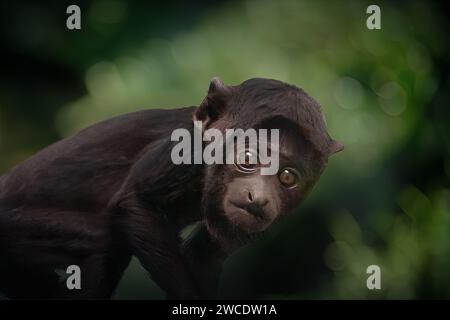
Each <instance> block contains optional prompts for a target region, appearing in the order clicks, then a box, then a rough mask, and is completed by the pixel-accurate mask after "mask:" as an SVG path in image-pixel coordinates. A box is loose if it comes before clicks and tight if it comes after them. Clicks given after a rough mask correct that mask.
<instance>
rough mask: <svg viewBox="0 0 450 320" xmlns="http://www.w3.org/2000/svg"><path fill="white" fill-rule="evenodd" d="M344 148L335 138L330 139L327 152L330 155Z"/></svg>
mask: <svg viewBox="0 0 450 320" xmlns="http://www.w3.org/2000/svg"><path fill="white" fill-rule="evenodd" d="M342 150H344V145H343V144H342V143H340V142H338V141H336V140H331V144H330V147H329V149H328V152H329V153H328V154H329V155H330V156H331V155H332V154H335V153H338V152H341V151H342Z"/></svg>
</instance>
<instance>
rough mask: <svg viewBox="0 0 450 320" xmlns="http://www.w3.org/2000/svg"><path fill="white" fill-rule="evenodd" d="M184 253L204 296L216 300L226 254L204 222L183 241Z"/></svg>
mask: <svg viewBox="0 0 450 320" xmlns="http://www.w3.org/2000/svg"><path fill="white" fill-rule="evenodd" d="M182 252H183V256H184V257H185V259H186V261H187V262H188V264H189V266H190V268H191V270H192V271H193V275H194V278H195V280H196V282H197V283H198V284H199V287H200V291H201V292H202V294H203V295H204V296H205V297H208V298H215V297H216V295H217V290H218V285H219V278H220V273H221V271H222V263H223V261H224V259H225V258H226V254H225V253H224V251H223V250H222V249H221V248H220V246H219V245H218V243H217V242H216V241H215V240H214V239H212V238H211V236H210V234H209V232H208V230H207V228H206V225H205V224H204V223H203V222H200V223H198V224H197V226H196V227H195V228H194V230H193V231H192V232H191V234H190V235H189V236H188V237H187V238H186V240H184V241H183V244H182Z"/></svg>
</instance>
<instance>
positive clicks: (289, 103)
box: [194, 78, 343, 251]
mask: <svg viewBox="0 0 450 320" xmlns="http://www.w3.org/2000/svg"><path fill="white" fill-rule="evenodd" d="M194 120H199V121H202V122H203V128H204V129H207V128H215V129H218V130H220V131H221V132H223V133H225V131H226V130H227V129H236V128H239V129H243V130H248V129H256V130H259V129H266V130H268V131H270V130H272V129H278V132H279V135H278V141H269V143H268V149H271V148H272V147H273V146H275V148H277V150H276V152H277V153H278V167H277V168H276V170H275V171H273V172H272V174H266V175H264V174H262V170H263V169H264V166H266V165H267V164H266V163H262V162H261V161H260V160H259V159H260V154H259V152H260V151H261V150H255V149H254V148H251V147H250V146H249V145H248V143H246V144H244V145H243V148H240V149H239V147H236V146H233V148H232V150H233V151H234V152H235V155H234V159H235V160H236V161H234V162H233V163H229V162H227V163H225V164H210V165H207V166H206V168H205V170H206V173H205V177H204V191H203V199H202V214H203V217H204V219H205V221H206V224H207V228H208V231H209V233H210V234H211V235H212V236H213V237H214V238H215V239H217V241H218V242H219V243H220V244H221V245H222V246H223V248H224V250H226V251H231V250H233V249H235V248H236V247H238V246H240V245H242V244H243V243H245V242H247V241H248V239H249V238H253V237H254V236H257V235H259V234H261V233H262V232H263V231H265V230H266V229H267V228H268V227H269V226H270V225H271V224H272V223H273V222H274V221H276V220H278V219H279V218H281V217H283V216H285V215H286V214H288V213H289V212H291V211H292V210H293V209H294V208H295V207H297V206H298V205H299V204H300V203H301V202H302V200H303V199H305V196H306V195H307V193H308V191H309V190H311V188H312V187H313V186H314V184H315V182H316V181H317V180H318V179H319V177H320V175H321V173H322V172H323V170H324V168H325V166H326V163H327V159H328V157H329V156H330V155H331V154H333V153H336V152H338V151H341V150H342V149H343V145H341V144H340V143H338V142H336V141H334V140H333V139H331V138H330V136H329V135H328V133H327V131H326V126H325V121H324V118H323V115H322V113H321V110H320V106H319V104H318V103H317V102H316V101H314V100H313V99H312V98H311V97H310V96H308V95H307V94H306V93H305V92H304V91H303V90H302V89H299V88H297V87H295V86H292V85H289V84H286V83H283V82H280V81H277V80H270V79H259V78H256V79H250V80H247V81H245V82H243V83H242V84H240V85H237V86H226V85H224V84H223V82H222V81H221V80H220V79H218V78H214V79H213V80H212V81H211V84H210V87H209V91H208V95H207V96H206V98H205V99H204V100H203V102H202V103H201V105H200V106H199V107H198V108H197V109H196V111H195V112H194ZM260 138H261V137H258V139H260ZM275 142H276V143H275ZM227 143H228V142H226V141H224V145H225V144H227ZM224 148H225V146H224ZM225 149H226V150H227V151H226V152H229V151H228V150H229V149H227V148H225ZM268 152H269V153H272V152H275V150H268ZM240 155H241V156H242V157H241V158H239V156H240ZM238 158H239V159H241V160H242V159H243V161H238ZM249 159H254V160H255V161H249Z"/></svg>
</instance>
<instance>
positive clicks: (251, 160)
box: [236, 149, 259, 172]
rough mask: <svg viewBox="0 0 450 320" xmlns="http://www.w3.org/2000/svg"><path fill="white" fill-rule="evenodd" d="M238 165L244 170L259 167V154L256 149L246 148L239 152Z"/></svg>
mask: <svg viewBox="0 0 450 320" xmlns="http://www.w3.org/2000/svg"><path fill="white" fill-rule="evenodd" d="M236 167H237V168H238V169H239V170H240V171H242V172H253V171H255V170H256V169H257V168H258V167H259V161H258V154H257V153H256V151H254V150H250V149H246V150H243V151H242V152H240V153H238V155H237V158H236Z"/></svg>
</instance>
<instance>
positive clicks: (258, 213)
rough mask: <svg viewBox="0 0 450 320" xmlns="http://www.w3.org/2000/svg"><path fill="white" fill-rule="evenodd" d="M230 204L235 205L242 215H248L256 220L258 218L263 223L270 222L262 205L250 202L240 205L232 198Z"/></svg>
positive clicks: (234, 207)
mask: <svg viewBox="0 0 450 320" xmlns="http://www.w3.org/2000/svg"><path fill="white" fill-rule="evenodd" d="M230 204H231V205H232V206H233V209H235V210H237V211H238V212H239V214H240V215H246V216H248V217H251V218H252V219H254V220H257V221H258V222H261V223H269V222H270V219H269V217H268V215H267V213H266V212H265V210H264V209H263V208H261V206H259V205H257V204H249V205H240V204H238V203H236V202H234V201H231V200H230Z"/></svg>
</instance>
